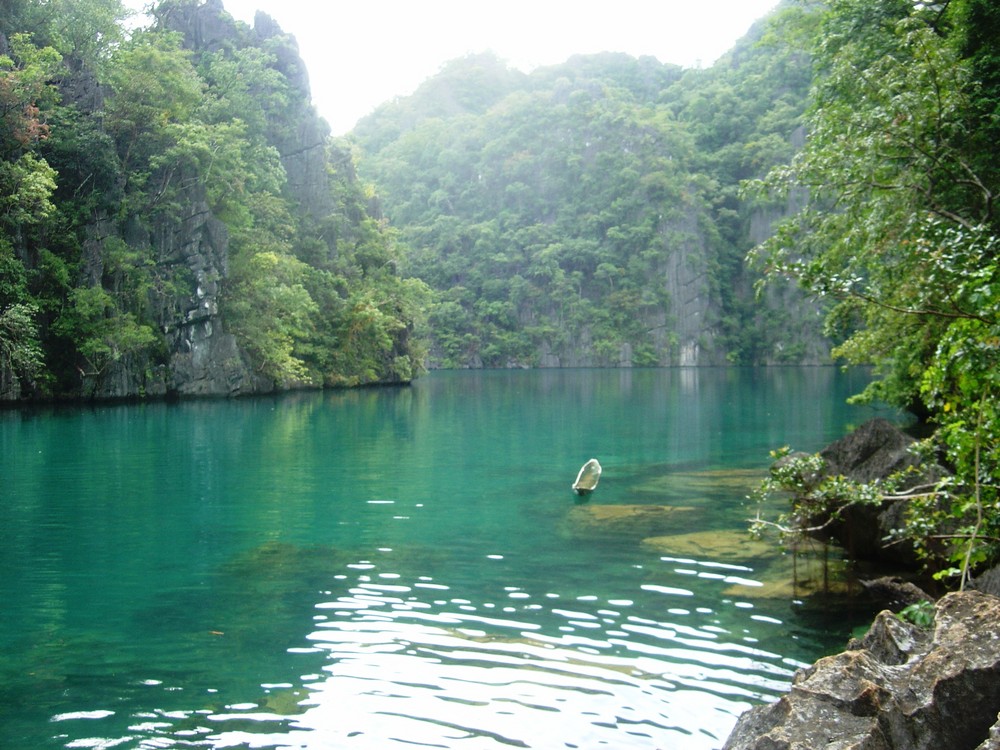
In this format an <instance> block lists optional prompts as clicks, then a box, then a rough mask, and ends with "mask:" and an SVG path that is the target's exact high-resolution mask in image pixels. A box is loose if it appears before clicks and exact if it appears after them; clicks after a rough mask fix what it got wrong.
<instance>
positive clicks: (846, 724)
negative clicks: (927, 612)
mask: <svg viewBox="0 0 1000 750" xmlns="http://www.w3.org/2000/svg"><path fill="white" fill-rule="evenodd" d="M998 623H1000V599H998V598H996V597H993V596H991V595H989V594H983V593H979V592H966V593H953V594H949V595H947V596H945V597H944V598H943V599H941V601H940V602H938V604H937V607H936V610H935V624H934V627H933V629H932V630H922V629H921V628H918V627H917V626H915V625H911V624H909V623H906V622H903V621H902V620H900V619H899V618H897V617H896V616H895V615H893V614H892V613H890V612H882V613H881V614H879V615H878V617H877V618H876V619H875V622H874V624H873V625H872V627H871V629H870V630H869V631H868V633H867V634H866V635H865V636H864V637H863V638H861V639H860V640H853V641H851V643H850V644H848V647H847V649H846V650H845V651H844V652H843V653H841V654H837V655H835V656H829V657H826V658H824V659H820V660H819V661H818V662H816V663H815V664H814V665H813V666H811V667H809V668H807V669H804V670H801V671H800V672H798V673H797V674H796V675H795V678H794V680H793V682H792V687H791V689H790V690H789V692H788V694H786V695H785V696H784V697H782V698H781V699H779V700H778V701H777V702H776V703H773V704H770V705H766V706H758V707H756V708H752V709H750V710H749V711H748V712H746V713H745V714H743V716H741V717H740V719H739V721H738V722H737V724H736V727H735V729H734V730H733V732H732V734H731V735H730V737H729V740H728V741H727V742H726V744H725V745H724V748H723V750H817V749H818V748H836V750H942V749H944V748H947V750H1000V721H998V712H1000V679H998V678H1000V625H998Z"/></svg>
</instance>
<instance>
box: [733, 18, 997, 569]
mask: <svg viewBox="0 0 1000 750" xmlns="http://www.w3.org/2000/svg"><path fill="white" fill-rule="evenodd" d="M998 38H1000V12H998V11H997V8H996V4H995V3H993V2H990V1H989V0H952V2H944V3H923V2H912V1H911V0H878V1H877V2H873V1H872V0H833V2H830V3H828V4H827V7H825V8H824V12H823V13H822V15H821V25H820V27H819V33H818V35H817V36H816V40H817V41H816V46H815V50H814V54H815V57H816V60H817V62H818V72H817V77H816V82H815V87H814V94H813V104H812V108H811V110H810V113H809V118H808V127H809V138H808V140H807V142H806V144H805V148H804V149H803V150H802V151H801V152H800V153H799V154H798V155H797V156H796V158H795V159H794V160H793V161H792V163H791V165H790V166H788V167H783V168H780V169H776V170H774V171H773V172H772V173H771V174H770V176H769V177H768V178H767V179H766V180H765V181H764V182H763V183H761V184H759V185H756V186H755V188H756V190H757V191H758V193H760V194H764V195H768V196H771V197H773V196H774V195H776V194H777V195H778V196H779V199H780V197H781V196H784V195H786V194H787V191H789V190H796V191H799V192H800V193H801V192H803V189H804V191H805V192H807V194H808V201H807V203H806V205H805V206H804V207H803V209H802V210H801V211H800V212H799V213H797V214H796V215H795V216H794V217H793V218H791V219H790V220H789V221H788V222H786V223H785V224H784V225H783V226H782V227H781V228H780V230H779V231H778V232H777V233H776V234H775V236H774V237H773V238H772V239H770V240H769V241H767V242H765V243H764V244H763V245H761V246H760V247H759V248H757V249H756V250H755V251H754V253H753V254H752V260H753V261H754V262H756V263H757V264H758V265H759V266H760V267H762V268H764V269H765V270H766V272H767V273H768V274H770V275H771V276H772V277H773V276H781V277H791V278H794V279H796V280H797V281H798V282H799V283H800V284H801V285H802V286H803V287H804V288H806V289H807V290H808V291H809V292H811V293H812V294H814V295H817V296H819V297H823V298H827V299H830V300H833V301H834V306H833V307H832V310H831V312H830V315H829V316H828V318H827V325H828V329H829V330H830V332H831V333H835V334H838V335H842V336H844V337H845V338H844V340H843V343H842V344H841V345H840V346H839V347H838V348H837V350H836V353H837V354H839V355H840V356H842V357H844V358H845V359H846V360H847V361H848V362H852V363H869V362H870V363H874V364H875V365H876V367H877V372H878V374H879V375H880V377H879V378H878V379H877V380H876V382H875V383H874V384H873V385H872V387H871V388H869V390H868V391H867V393H866V394H864V395H865V397H877V398H881V399H884V400H887V401H889V402H891V403H896V404H899V405H901V406H905V407H909V408H910V409H912V410H913V411H915V412H917V413H918V414H920V415H922V416H925V417H926V418H928V419H930V420H931V422H932V423H933V424H934V425H935V426H936V431H935V433H934V435H933V437H932V438H930V439H929V441H927V442H926V443H924V444H923V446H922V447H923V449H924V450H925V451H926V452H928V453H931V454H933V453H936V457H937V458H938V459H940V460H941V461H942V462H944V463H945V465H946V466H947V467H948V468H949V469H950V470H951V471H952V472H953V476H952V477H950V478H949V479H948V480H946V481H945V482H942V483H940V484H938V485H937V486H935V487H932V488H924V490H923V491H921V492H918V493H916V494H915V495H914V496H913V497H912V504H911V511H910V514H909V518H908V522H907V528H905V529H901V530H900V533H901V535H903V536H905V537H906V538H908V539H910V540H912V541H913V542H914V543H915V544H916V545H917V548H918V549H919V550H920V551H922V552H923V553H924V554H925V555H926V556H927V557H928V558H929V559H930V561H931V563H932V564H933V565H934V566H936V567H944V571H943V572H944V573H945V574H948V573H956V574H961V576H962V580H963V582H964V581H965V580H966V579H967V578H968V575H969V573H970V571H971V570H972V569H973V568H974V567H975V566H976V564H979V563H983V562H986V561H989V560H995V559H996V558H997V556H998V552H1000V494H998V484H1000V481H998V477H1000V413H998V410H997V407H996V403H997V396H998V395H1000V264H998V250H1000V238H998V230H1000V216H998V213H997V209H996V204H995V196H996V195H997V191H998V190H1000V170H998V166H997V161H996V157H995V147H996V136H997V134H998V128H1000V106H998V103H1000V57H998V56H997V51H996V50H997V48H996V40H997V39H998ZM865 494H866V492H861V493H860V494H858V493H846V497H848V498H849V499H850V498H853V499H854V500H856V501H864V500H865V497H864V495H865Z"/></svg>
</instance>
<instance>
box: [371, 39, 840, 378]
mask: <svg viewBox="0 0 1000 750" xmlns="http://www.w3.org/2000/svg"><path fill="white" fill-rule="evenodd" d="M762 35H763V27H761V28H760V29H757V30H755V31H754V33H753V34H752V37H751V38H750V39H748V40H745V41H744V42H742V43H741V44H740V45H738V46H737V47H736V48H735V49H734V50H733V52H732V53H731V54H730V55H728V56H727V57H726V58H724V59H723V60H722V61H720V63H718V64H717V65H716V66H714V67H713V68H711V69H708V70H682V69H681V68H678V67H676V66H672V65H664V64H661V63H660V62H658V61H657V60H655V59H653V58H641V59H634V58H631V57H629V56H627V55H623V54H611V53H605V54H600V55H591V56H580V57H574V58H572V59H570V60H568V61H567V62H566V63H564V64H561V65H556V66H553V67H550V68H544V69H539V70H536V71H534V72H533V73H531V74H523V73H519V72H517V71H514V70H511V69H509V68H508V67H507V66H506V65H505V64H504V63H503V62H502V61H500V60H498V59H497V58H496V57H494V56H492V55H489V54H482V55H474V56H470V57H467V58H465V59H460V60H456V61H453V62H452V63H449V64H448V65H447V66H445V68H444V69H443V70H442V71H441V73H440V74H439V75H438V76H436V77H435V78H433V79H431V80H429V81H428V82H426V83H425V84H424V85H423V86H422V87H420V88H419V89H418V90H417V91H416V92H415V93H414V94H413V95H412V96H409V97H405V98H402V99H399V100H397V101H394V102H390V103H388V104H386V105H384V106H382V107H381V108H379V109H378V110H376V111H375V112H374V113H373V114H372V115H370V116H369V117H368V118H366V119H365V120H362V121H361V122H360V123H359V124H358V127H357V128H356V129H355V131H354V133H353V134H352V136H353V138H354V139H355V140H356V142H357V143H358V145H359V146H360V149H361V156H360V157H359V169H360V170H362V172H363V173H364V174H365V175H366V176H367V177H369V178H370V179H371V180H372V181H373V182H374V183H375V184H377V185H378V188H379V191H380V195H381V197H382V199H383V203H384V205H385V207H386V213H387V215H388V216H389V217H390V219H391V221H392V223H393V224H394V225H395V226H397V227H398V228H399V230H400V233H401V236H402V237H403V238H404V240H405V242H406V243H407V245H408V246H409V247H410V251H411V252H410V254H409V258H408V266H407V270H408V272H409V273H412V274H414V275H416V276H417V277H419V278H421V279H422V280H424V281H425V282H427V283H428V284H429V285H430V286H431V287H433V288H434V289H435V290H436V291H437V292H438V293H439V295H440V298H439V300H438V302H437V304H436V305H434V307H433V308H432V312H431V317H430V319H431V325H430V336H431V339H432V342H433V350H432V353H433V355H434V360H435V362H436V363H437V364H438V365H440V366H445V367H454V366H485V367H504V366H538V365H542V366H552V365H555V366H567V365H603V366H607V365H611V366H617V365H638V366H642V365H647V366H648V365H669V364H720V363H726V362H730V363H734V362H736V363H762V362H777V361H785V362H795V361H803V359H806V360H808V361H817V360H818V359H819V358H825V354H826V353H827V350H826V349H825V348H824V347H823V345H822V343H818V342H820V339H821V336H820V335H819V331H818V327H817V326H815V325H812V326H811V325H810V320H809V317H808V315H805V314H803V315H799V314H797V311H796V309H795V308H794V306H791V305H787V304H784V302H782V304H770V305H767V306H765V307H761V306H759V305H757V304H756V303H755V301H754V299H753V293H752V283H751V281H752V280H751V279H750V277H749V276H748V275H747V273H746V269H745V267H744V264H743V263H742V259H743V256H744V255H745V253H746V252H747V250H749V248H750V247H751V246H752V244H753V240H752V232H751V227H752V224H753V221H754V218H755V217H754V216H753V215H751V214H750V212H749V211H747V210H746V207H745V204H744V203H742V202H741V201H740V199H739V197H738V195H737V191H738V186H739V182H740V180H742V179H745V178H749V177H755V176H761V175H762V174H763V173H764V172H765V171H766V170H767V169H768V168H769V167H771V166H773V165H775V164H777V163H781V162H783V161H787V159H789V158H790V157H791V154H792V153H793V151H794V144H795V134H796V131H797V128H798V127H799V116H800V115H801V112H802V110H803V108H804V104H805V97H806V93H807V91H808V85H809V73H810V64H809V59H808V57H807V56H806V55H804V54H802V52H801V51H800V50H799V49H798V48H797V46H796V45H789V44H787V43H785V41H784V40H783V39H782V38H781V37H780V36H779V35H776V34H771V35H770V36H769V37H768V38H767V40H764V41H762V40H761V39H760V37H761V36H762ZM760 218H761V217H760V216H759V215H758V216H757V219H758V221H759V220H760ZM762 223H763V224H764V225H765V229H764V231H765V232H766V223H767V222H766V221H763V222H762ZM811 318H812V320H815V319H816V316H815V314H812V315H811Z"/></svg>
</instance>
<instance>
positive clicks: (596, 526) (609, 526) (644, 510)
mask: <svg viewBox="0 0 1000 750" xmlns="http://www.w3.org/2000/svg"><path fill="white" fill-rule="evenodd" d="M695 512H698V509H697V508H688V507H684V506H676V505H578V506H576V507H574V508H573V509H572V510H570V511H569V514H568V515H567V518H566V529H567V531H568V533H569V534H571V535H581V534H582V535H586V536H591V535H595V534H597V535H600V536H602V537H608V536H619V537H629V538H634V539H645V538H647V537H651V536H656V535H658V534H663V533H665V532H667V531H669V530H671V529H675V528H677V525H678V524H679V523H685V525H687V524H686V519H687V518H688V517H690V515H691V514H692V513H695ZM682 518H684V519H685V521H682V520H681V519H682Z"/></svg>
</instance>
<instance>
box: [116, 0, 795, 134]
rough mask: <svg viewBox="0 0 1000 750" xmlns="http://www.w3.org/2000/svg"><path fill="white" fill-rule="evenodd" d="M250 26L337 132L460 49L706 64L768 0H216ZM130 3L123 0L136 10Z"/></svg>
mask: <svg viewBox="0 0 1000 750" xmlns="http://www.w3.org/2000/svg"><path fill="white" fill-rule="evenodd" d="M223 2H224V4H225V7H226V10H227V11H229V13H231V14H232V15H233V16H234V17H235V18H237V19H239V20H241V21H245V22H247V23H248V24H250V25H253V17H254V14H255V13H256V11H257V10H262V11H264V12H265V13H267V14H268V15H269V16H271V17H272V18H274V19H275V20H276V21H277V22H278V24H279V25H280V26H281V28H282V29H283V30H284V31H286V32H288V33H290V34H293V35H294V36H295V38H296V40H297V41H298V44H299V52H300V54H301V55H302V59H303V60H304V61H305V63H306V67H307V68H308V71H309V80H310V85H311V87H312V97H313V102H314V103H315V104H316V107H317V109H318V110H319V112H320V114H321V115H322V116H323V117H324V118H325V119H326V120H327V122H329V123H330V126H331V128H332V129H333V132H334V133H335V134H337V135H341V134H343V133H346V132H347V131H348V130H350V129H351V128H352V127H353V126H354V124H355V123H356V122H357V121H358V120H359V119H360V118H361V117H364V116H365V115H367V114H368V113H370V112H371V111H372V110H373V109H374V108H375V107H376V106H378V105H379V104H381V103H382V102H385V101H388V100H390V99H393V98H395V97H397V96H405V95H407V94H410V93H412V92H413V90H414V89H415V88H416V87H417V86H418V85H419V84H420V83H421V82H422V81H424V80H426V79H427V78H430V77H431V76H433V75H434V74H435V73H437V72H438V70H440V68H441V65H442V64H443V63H445V62H447V61H449V60H453V59H454V58H456V57H462V56H464V55H466V54H469V53H474V52H483V51H487V50H490V51H493V52H494V53H496V54H497V55H498V56H499V57H500V58H501V59H503V60H506V61H507V62H508V63H509V64H511V65H512V66H513V67H516V68H518V69H520V70H524V71H526V72H527V71H530V70H531V69H533V68H535V67H537V66H539V65H553V64H556V63H560V62H564V61H565V60H566V59H567V58H569V57H570V56H571V55H574V54H577V53H591V52H604V51H611V52H627V53H629V54H631V55H633V56H636V57H638V56H641V55H652V56H653V57H656V58H657V59H659V60H660V61H661V62H665V63H676V64H678V65H684V66H687V67H692V66H698V65H703V66H709V65H711V64H712V63H713V62H715V60H716V59H718V57H719V56H721V55H722V54H723V53H725V52H726V51H727V50H728V49H729V48H730V47H731V46H732V45H733V43H734V42H735V41H736V40H737V39H739V38H740V37H741V36H743V34H745V33H746V31H747V30H748V29H749V28H750V25H751V24H752V23H753V22H754V21H755V20H757V19H758V18H761V17H762V16H764V15H766V14H767V13H768V11H770V10H771V9H773V8H774V7H775V6H776V5H777V4H778V0H603V2H595V0H502V1H501V0H369V2H364V0H223ZM139 4H140V3H139V2H138V1H137V0H129V2H128V5H130V6H133V7H135V6H136V5H139Z"/></svg>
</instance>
